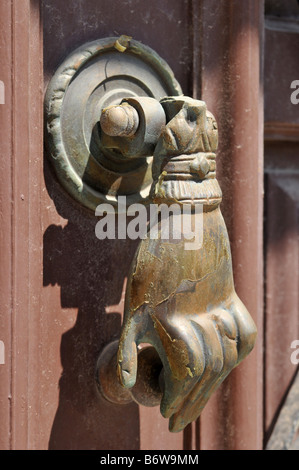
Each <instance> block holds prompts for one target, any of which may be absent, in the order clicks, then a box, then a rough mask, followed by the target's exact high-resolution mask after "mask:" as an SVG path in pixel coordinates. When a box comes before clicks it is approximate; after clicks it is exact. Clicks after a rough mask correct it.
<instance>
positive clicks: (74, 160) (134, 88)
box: [45, 35, 182, 211]
mask: <svg viewBox="0 0 299 470" xmlns="http://www.w3.org/2000/svg"><path fill="white" fill-rule="evenodd" d="M181 93H182V90H181V87H180V85H179V84H178V82H177V81H176V79H175V77H174V75H173V72H172V70H171V69H170V67H169V66H168V65H167V63H166V62H165V61H164V60H163V59H162V58H161V57H160V56H159V55H158V54H157V53H156V52H155V51H153V50H152V49H150V48H149V47H147V46H144V45H143V44H141V43H139V42H138V41H135V40H134V39H132V38H131V37H129V36H126V35H122V36H120V37H119V38H117V37H110V38H104V39H100V40H97V41H93V42H90V43H88V44H85V45H83V46H82V47H80V48H78V49H76V50H75V51H74V52H72V53H71V54H70V55H69V56H68V57H67V58H66V59H65V61H64V62H63V63H62V64H61V66H60V67H59V68H58V70H57V71H56V73H55V75H54V76H53V78H52V79H51V81H50V83H49V85H48V89H47V93H46V97H45V124H46V139H45V141H46V145H47V155H48V157H49V159H50V161H51V163H52V164H53V166H54V169H55V171H56V174H57V177H58V179H59V181H60V183H61V184H62V186H63V187H64V188H65V189H66V191H67V192H68V193H69V194H70V195H71V196H72V197H73V198H75V200H77V201H79V202H80V203H81V204H83V205H84V206H85V207H87V208H89V209H91V210H93V211H94V210H95V209H96V207H97V206H98V205H99V204H100V203H103V202H108V203H109V204H112V205H114V206H115V208H116V209H117V197H118V196H119V195H124V196H126V198H127V202H128V204H132V203H136V202H142V203H144V204H146V203H147V202H148V197H149V191H150V187H151V183H152V173H151V165H152V153H153V148H152V147H150V146H147V147H146V149H147V152H143V154H142V153H141V152H139V157H138V158H137V159H133V158H130V159H128V158H124V153H123V152H120V151H119V150H118V149H117V147H114V148H113V147H111V145H109V142H108V140H109V139H108V136H107V139H106V141H104V142H103V133H102V130H101V126H100V124H99V120H100V116H101V112H102V110H103V109H104V108H107V107H109V106H110V105H114V104H119V103H120V102H121V100H122V99H123V98H134V97H135V98H137V97H150V98H155V100H157V101H156V102H157V103H158V101H159V100H160V99H161V98H163V97H164V96H167V95H180V94H181ZM158 105H159V103H158ZM144 149H145V147H144Z"/></svg>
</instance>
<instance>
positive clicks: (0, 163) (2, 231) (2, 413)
mask: <svg viewBox="0 0 299 470" xmlns="http://www.w3.org/2000/svg"><path fill="white" fill-rule="evenodd" d="M0 63H1V69H0V80H1V82H2V83H3V87H4V97H3V98H4V104H0V174H1V183H0V256H1V263H0V286H1V289H0V340H1V341H2V342H3V344H4V353H5V355H4V358H3V360H4V361H3V360H2V361H1V362H4V364H0V449H3V450H8V449H9V448H10V445H11V443H10V437H11V420H10V411H11V407H10V403H11V353H10V351H11V312H12V309H11V289H12V282H11V247H12V239H11V235H12V234H11V230H12V228H11V210H12V194H11V191H12V188H11V178H12V169H11V154H12V128H11V121H12V75H11V71H12V43H11V2H10V1H7V2H1V3H0Z"/></svg>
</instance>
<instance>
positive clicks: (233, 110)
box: [201, 0, 264, 450]
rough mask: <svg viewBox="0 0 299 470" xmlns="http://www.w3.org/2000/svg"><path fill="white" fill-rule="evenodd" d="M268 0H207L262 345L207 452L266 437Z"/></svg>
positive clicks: (207, 51)
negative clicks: (265, 101)
mask: <svg viewBox="0 0 299 470" xmlns="http://www.w3.org/2000/svg"><path fill="white" fill-rule="evenodd" d="M263 18H264V10H263V2H262V1H259V0H253V1H252V2H247V1H246V0H238V1H236V0H229V1H227V0H221V1H219V0H217V1H215V0H212V1H206V0H204V1H203V9H202V21H203V35H202V49H203V50H202V98H203V99H204V101H206V102H207V104H208V108H209V109H210V110H211V111H212V112H213V113H214V114H215V116H216V119H217V122H218V127H219V141H220V145H219V150H218V160H217V171H218V177H219V180H220V184H221V188H222V190H223V202H222V205H221V209H222V212H223V215H224V218H225V221H226V224H227V227H228V231H229V236H230V241H231V248H232V258H233V269H234V280H235V286H236V291H237V294H238V295H239V297H240V298H241V300H242V301H243V302H244V304H245V305H246V307H247V309H248V310H249V312H250V314H251V315H252V317H253V319H254V320H255V322H256V324H257V328H258V339H257V344H256V346H255V348H254V350H253V352H252V353H251V354H250V356H249V357H248V358H247V359H245V361H244V362H243V363H242V364H241V365H240V366H238V367H237V368H236V369H235V370H234V371H233V372H232V373H231V374H230V376H229V377H228V378H227V380H225V382H224V383H223V385H222V386H221V388H220V389H219V390H218V392H217V393H216V394H215V395H214V397H212V399H211V401H210V403H209V404H208V405H207V407H206V409H205V410H204V412H203V414H202V417H201V448H202V449H240V450H242V449H260V448H262V442H263V421H262V420H263V349H262V348H263V230H262V227H263V70H262V66H261V60H262V51H263V21H264V20H263Z"/></svg>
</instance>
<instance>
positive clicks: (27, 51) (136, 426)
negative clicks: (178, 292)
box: [0, 0, 263, 450]
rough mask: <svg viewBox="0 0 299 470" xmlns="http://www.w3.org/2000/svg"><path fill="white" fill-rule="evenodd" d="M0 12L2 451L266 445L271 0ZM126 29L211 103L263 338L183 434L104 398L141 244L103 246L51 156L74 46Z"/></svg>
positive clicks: (229, 216) (51, 2) (240, 269)
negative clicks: (51, 125) (58, 78)
mask: <svg viewBox="0 0 299 470" xmlns="http://www.w3.org/2000/svg"><path fill="white" fill-rule="evenodd" d="M244 12H246V13H244ZM0 13H1V14H0V22H1V26H3V29H2V30H1V31H4V34H3V36H1V37H0V47H1V49H0V54H1V55H0V58H1V63H2V64H3V69H2V71H1V73H3V75H2V76H3V78H2V76H1V77H0V79H1V80H3V81H4V82H5V85H6V106H5V107H2V105H1V106H0V122H1V127H0V133H1V136H0V148H1V169H2V170H3V171H2V175H3V176H2V180H1V185H0V194H1V217H2V219H1V220H2V223H3V227H5V230H3V231H1V232H0V243H1V256H3V258H2V259H3V262H2V263H1V268H0V273H1V294H0V296H1V297H0V300H1V314H2V315H1V317H0V321H1V337H0V340H3V341H4V343H5V346H6V351H7V354H6V360H5V365H0V374H1V375H0V380H1V387H0V400H1V407H0V413H1V419H0V426H1V429H0V430H1V437H0V438H1V444H0V445H1V447H3V448H29V449H48V448H49V449H109V450H114V449H133V450H135V449H139V448H140V449H144V450H145V449H149V450H150V449H153V450H159V449H162V450H164V449H165V450H166V449H176V450H180V449H199V448H200V449H212V448H217V449H246V448H261V447H262V439H263V422H262V419H263V396H262V392H263V368H262V366H263V362H262V357H263V356H262V342H263V291H262V289H263V283H262V276H263V264H262V260H263V256H262V241H263V239H262V221H263V212H262V210H263V194H262V192H263V161H262V155H263V148H262V144H263V94H262V80H263V77H262V67H261V63H260V60H261V58H262V47H263V2H261V1H259V0H254V1H251V2H250V7H249V8H248V1H247V0H232V1H229V2H228V1H227V0H202V1H201V2H199V1H197V0H194V1H191V0H188V1H187V0H176V1H173V0H167V1H163V2H161V1H157V0H154V1H152V2H151V3H150V5H149V6H148V7H145V3H144V1H142V0H130V1H127V2H116V1H115V2H111V1H110V0H109V1H107V0H84V1H83V0H72V1H71V0H65V2H63V3H62V2H61V1H60V0H42V1H38V0H32V1H30V0H22V2H20V1H18V0H12V1H11V2H2V3H1V4H0ZM219 32H220V33H219ZM118 34H119V35H121V34H128V35H131V36H132V37H133V38H134V39H136V40H138V41H141V42H143V44H145V45H148V46H150V47H152V48H153V49H154V50H156V51H157V53H158V54H159V55H160V56H161V57H162V58H164V59H165V60H166V61H167V62H168V63H169V65H170V67H171V68H172V69H173V71H174V73H175V76H176V78H177V80H178V81H179V82H180V84H181V86H182V88H183V91H184V93H185V94H186V95H190V96H194V97H198V98H199V97H201V96H202V98H203V99H204V100H206V101H207V104H208V107H209V109H211V111H212V112H213V113H214V114H215V115H216V118H217V120H218V125H219V135H220V148H219V152H218V169H219V179H220V184H221V187H222V189H223V193H224V199H223V203H222V210H223V213H224V217H225V220H226V223H227V225H228V229H229V235H230V241H231V244H232V255H233V262H234V272H235V283H236V289H237V292H238V294H239V296H240V297H241V299H242V300H243V301H244V303H245V304H246V306H247V307H248V310H249V312H250V313H251V315H252V316H253V318H254V319H255V321H256V323H257V325H258V329H259V339H258V343H257V346H256V348H255V350H254V351H253V353H252V355H250V357H249V358H248V359H246V361H245V362H244V364H243V365H242V366H241V367H240V368H238V369H237V370H236V371H234V372H233V373H232V375H231V377H229V378H228V379H227V380H226V381H225V383H224V384H223V385H222V387H221V389H219V391H218V392H217V394H216V395H215V396H214V397H213V398H212V399H211V402H210V403H209V404H208V406H207V408H206V409H205V411H204V412H203V414H202V417H201V418H200V420H198V421H197V422H196V423H193V424H192V425H190V426H188V427H187V429H186V430H185V431H184V432H182V433H178V434H171V433H169V432H168V422H167V420H165V419H163V418H162V417H161V416H160V413H159V409H158V408H155V409H150V408H144V407H140V408H139V407H138V406H137V405H135V404H130V405H127V406H115V405H112V404H110V403H108V402H106V401H105V400H104V399H103V398H101V397H100V396H99V394H98V391H97V389H96V385H95V380H94V368H95V363H96V359H97V357H98V354H99V353H100V351H101V350H102V348H103V347H104V346H105V345H106V344H107V343H109V342H110V341H111V340H113V339H116V338H118V337H119V333H120V327H121V322H122V313H123V300H124V287H125V280H126V276H127V275H128V270H129V266H130V262H131V260H132V257H133V255H134V252H135V249H136V242H133V241H130V240H112V241H109V240H106V241H105V240H104V241H100V240H98V239H97V238H96V237H95V233H94V230H95V225H96V221H97V220H96V218H95V216H94V214H92V213H90V212H88V211H87V210H86V209H84V208H83V207H81V206H80V205H78V204H77V203H76V202H74V201H73V200H72V199H71V198H70V197H69V196H68V194H66V192H65V191H64V190H63V189H62V188H61V186H60V184H59V183H58V181H57V179H56V176H55V175H54V172H53V170H52V167H51V166H50V164H49V162H48V159H47V157H46V156H45V157H44V159H43V157H42V155H43V122H42V110H43V97H44V91H45V89H46V86H47V84H48V82H49V80H50V78H51V76H52V75H53V73H54V72H55V70H56V68H57V67H58V65H59V64H60V63H61V61H62V60H63V59H64V58H65V57H66V56H67V55H68V54H69V53H71V52H72V51H73V50H74V49H75V48H77V47H78V46H81V45H82V44H84V43H85V42H87V41H91V40H94V39H98V38H103V37H107V36H115V35H118ZM249 58H250V59H249ZM11 71H12V75H11ZM248 84H250V86H248ZM2 253H3V255H2Z"/></svg>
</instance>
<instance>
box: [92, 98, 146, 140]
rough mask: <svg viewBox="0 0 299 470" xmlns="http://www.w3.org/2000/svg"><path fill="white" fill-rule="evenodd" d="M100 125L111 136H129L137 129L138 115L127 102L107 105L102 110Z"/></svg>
mask: <svg viewBox="0 0 299 470" xmlns="http://www.w3.org/2000/svg"><path fill="white" fill-rule="evenodd" d="M100 125H101V128H102V130H103V131H104V132H105V134H107V135H110V136H111V137H131V136H132V135H134V134H135V132H136V131H137V129H138V126H139V116H138V113H137V111H136V109H135V108H134V107H133V106H130V105H129V104H128V103H123V104H121V105H114V106H109V107H108V108H105V109H103V110H102V114H101V118H100Z"/></svg>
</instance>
